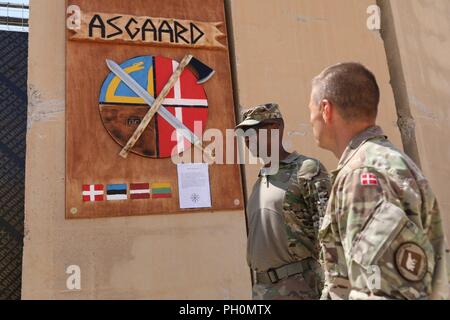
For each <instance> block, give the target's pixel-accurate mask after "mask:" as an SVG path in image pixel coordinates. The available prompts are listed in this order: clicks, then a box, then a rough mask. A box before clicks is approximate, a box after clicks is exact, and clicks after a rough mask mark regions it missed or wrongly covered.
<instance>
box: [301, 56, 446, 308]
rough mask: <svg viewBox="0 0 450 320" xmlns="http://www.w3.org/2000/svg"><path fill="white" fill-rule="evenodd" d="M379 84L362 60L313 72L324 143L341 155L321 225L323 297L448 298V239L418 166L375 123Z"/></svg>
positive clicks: (315, 121)
mask: <svg viewBox="0 0 450 320" xmlns="http://www.w3.org/2000/svg"><path fill="white" fill-rule="evenodd" d="M379 99H380V91H379V87H378V84H377V82H376V79H375V76H374V75H373V74H372V73H371V72H370V71H369V70H368V69H367V68H365V67H364V66H362V65H361V64H358V63H343V64H338V65H334V66H331V67H329V68H327V69H325V70H324V71H323V72H322V73H321V74H320V75H319V76H317V77H316V78H315V79H314V80H313V89H312V94H311V102H310V106H309V108H310V111H311V123H312V126H313V131H314V136H315V138H316V140H317V142H318V144H319V146H320V147H322V148H325V149H328V150H330V151H332V152H333V153H334V154H335V155H336V157H337V158H338V159H340V162H339V165H338V168H337V170H336V171H334V172H332V183H333V187H332V191H331V196H330V200H329V204H328V208H327V212H326V216H325V218H324V221H323V224H322V226H321V230H320V234H319V236H320V241H321V244H322V248H323V250H322V258H323V260H324V267H325V278H326V280H325V289H324V292H323V296H322V298H323V299H358V300H359V299H445V298H447V295H448V279H447V266H446V260H447V259H446V258H447V257H446V241H445V236H444V231H443V226H442V217H441V214H440V212H439V207H438V204H437V201H436V198H435V196H434V194H433V192H432V190H431V188H430V185H429V183H428V181H427V180H426V178H425V177H424V175H423V174H422V172H421V171H420V169H419V168H418V167H417V166H416V165H415V164H414V162H413V161H412V160H411V159H410V158H409V157H408V156H407V155H405V154H404V153H403V152H401V151H400V150H398V149H396V148H395V147H394V146H393V145H392V144H391V143H390V142H389V140H388V139H387V137H386V136H385V135H384V133H383V131H382V129H381V128H380V127H378V126H376V117H377V112H378V104H379Z"/></svg>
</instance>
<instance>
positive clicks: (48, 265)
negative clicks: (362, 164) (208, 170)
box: [23, 0, 450, 299]
mask: <svg viewBox="0 0 450 320" xmlns="http://www.w3.org/2000/svg"><path fill="white" fill-rule="evenodd" d="M392 2H393V5H392V10H393V13H394V17H395V22H396V25H395V26H396V32H397V33H398V35H399V39H400V41H399V49H400V52H401V57H402V64H403V69H404V70H405V77H406V79H407V85H408V89H409V90H408V92H409V95H410V98H411V99H410V101H411V105H412V110H413V116H414V118H415V119H416V123H417V139H418V144H419V151H420V157H421V159H422V165H423V167H424V170H425V173H426V174H427V176H428V177H429V178H430V181H431V183H432V185H433V187H434V189H435V191H436V193H437V195H438V197H439V199H440V202H441V206H442V208H443V211H444V212H445V213H447V212H448V210H449V208H450V203H449V202H448V201H449V200H448V198H447V197H446V196H447V195H448V191H447V189H448V188H446V183H445V182H446V181H448V179H449V178H450V171H449V170H448V169H446V167H445V165H446V164H447V163H448V160H450V153H449V152H450V151H449V148H448V143H446V140H447V139H448V138H449V133H450V132H449V131H450V128H449V120H448V108H447V105H448V101H449V98H450V97H449V95H450V93H449V91H448V88H449V82H450V80H449V79H450V65H449V62H448V57H447V55H448V52H450V50H449V49H450V48H449V46H450V45H449V41H448V40H449V38H448V37H449V36H448V33H446V32H447V31H448V30H449V22H448V19H446V18H447V17H448V16H449V10H450V9H449V8H450V4H449V3H448V1H447V0H436V1H433V2H430V1H419V0H418V1H410V0H395V1H392ZM374 3H375V0H373V1H371V0H340V1H333V0H314V1H312V0H228V1H227V5H228V8H229V9H230V10H229V12H230V13H231V18H232V30H233V35H234V42H233V43H232V45H233V47H234V51H235V56H234V57H233V60H234V61H233V62H234V64H235V67H236V68H235V69H236V75H235V78H236V80H237V81H236V84H237V92H236V96H237V98H238V101H237V102H238V103H240V105H242V106H243V107H248V106H251V105H254V104H257V103H262V102H269V101H270V102H278V103H279V104H280V106H281V108H282V111H283V113H284V115H285V118H286V123H287V129H286V147H288V148H289V149H290V150H293V149H296V150H298V151H300V152H302V153H304V154H307V155H311V156H314V157H317V158H319V159H321V160H322V161H323V162H324V163H325V165H326V166H327V167H328V168H329V169H330V170H331V169H333V168H335V166H336V164H337V159H334V156H333V155H332V154H331V153H329V152H327V151H323V150H320V149H318V148H317V147H316V145H315V142H314V140H313V137H312V131H311V129H310V125H309V114H308V109H307V105H308V102H309V93H310V81H311V79H312V77H313V76H315V75H316V74H317V73H319V72H320V71H321V70H322V69H323V68H325V67H326V66H328V65H330V64H334V63H337V62H341V61H360V62H362V63H364V64H366V65H367V66H368V67H369V68H370V69H372V70H373V71H374V73H375V75H376V76H377V78H378V81H379V84H380V87H381V91H382V101H381V110H380V117H379V124H380V125H381V126H382V127H383V128H384V130H385V131H386V133H387V134H388V135H389V136H390V138H391V140H392V141H393V142H394V144H396V145H397V146H399V147H401V140H400V134H399V130H398V127H397V125H396V121H397V116H396V109H395V102H394V97H393V91H392V87H391V85H390V83H389V82H390V77H389V70H388V64H387V59H386V53H385V47H384V42H383V40H382V38H381V36H380V33H379V32H377V31H369V30H368V29H367V27H366V20H367V18H368V15H367V13H366V10H367V7H368V6H369V5H371V4H374ZM64 11H65V7H64V2H63V1H60V0H32V1H31V28H30V63H29V68H30V71H29V85H30V105H29V113H30V115H29V118H30V123H29V132H28V142H27V145H28V150H27V173H26V204H25V205H26V237H25V248H24V263H23V298H25V299H31V298H48V299H49V298H61V299H75V298H120V299H142V298H191V299H196V298H207V299H208V298H216V299H226V298H235V299H241V298H249V297H250V275H249V272H248V269H247V267H246V263H245V245H246V235H245V218H244V213H243V212H220V213H219V212H216V213H202V214H189V215H167V216H163V215H162V216H148V217H137V218H136V217H133V218H115V219H100V220H84V221H66V220H64V163H65V161H64V160H65V159H64V157H65V151H64V140H65V139H64V129H65V125H64V81H65V55H64V34H65V29H64V28H65V18H64V17H65V15H64ZM412 52H414V54H412ZM245 169H246V170H245V171H246V176H247V189H250V188H251V186H252V184H253V182H254V180H255V178H256V174H257V170H258V168H257V166H250V165H248V166H246V167H245ZM73 264H75V265H79V266H80V267H81V270H82V290H81V291H74V292H73V291H67V289H66V286H65V283H66V278H67V275H66V274H65V269H66V267H67V266H69V265H73Z"/></svg>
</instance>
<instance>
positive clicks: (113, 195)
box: [106, 184, 128, 201]
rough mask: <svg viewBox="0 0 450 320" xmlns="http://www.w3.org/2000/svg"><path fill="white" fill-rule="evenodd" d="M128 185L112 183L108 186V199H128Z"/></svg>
mask: <svg viewBox="0 0 450 320" xmlns="http://www.w3.org/2000/svg"><path fill="white" fill-rule="evenodd" d="M127 199H128V196H127V185H126V184H110V185H108V186H107V188H106V200H108V201H118V200H127Z"/></svg>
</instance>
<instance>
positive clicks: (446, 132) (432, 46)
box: [390, 0, 450, 235]
mask: <svg viewBox="0 0 450 320" xmlns="http://www.w3.org/2000/svg"><path fill="white" fill-rule="evenodd" d="M390 4H391V8H392V16H393V23H394V25H393V27H394V28H395V32H396V36H397V41H398V50H399V54H400V59H401V61H400V62H401V68H402V69H403V73H404V75H405V84H406V94H407V98H408V101H407V104H408V105H409V108H410V110H411V114H412V117H413V118H414V120H415V124H416V137H417V144H418V148H419V156H420V160H421V164H422V168H423V171H424V172H425V174H426V176H427V177H428V179H429V180H430V183H431V185H432V187H433V190H434V192H435V193H436V195H437V197H438V200H439V203H440V207H441V209H442V212H443V216H444V219H445V221H446V225H447V235H450V197H449V196H450V191H449V190H450V188H449V183H448V182H449V181H450V168H449V166H448V164H449V163H450V148H449V145H450V144H449V139H450V59H449V57H450V20H449V17H450V1H448V0H433V1H424V0H414V1H411V0H391V1H390Z"/></svg>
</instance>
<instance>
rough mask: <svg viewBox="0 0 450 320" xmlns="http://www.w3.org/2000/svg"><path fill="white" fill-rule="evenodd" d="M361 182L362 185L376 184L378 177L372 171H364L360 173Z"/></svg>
mask: <svg viewBox="0 0 450 320" xmlns="http://www.w3.org/2000/svg"><path fill="white" fill-rule="evenodd" d="M361 184H362V185H363V186H377V185H378V178H377V176H376V175H374V174H373V173H364V174H362V175H361Z"/></svg>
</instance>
